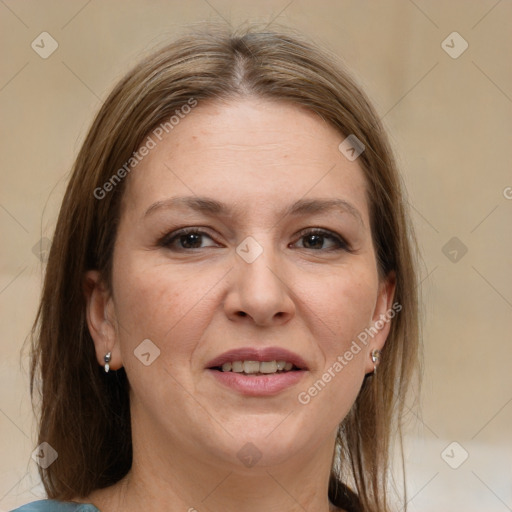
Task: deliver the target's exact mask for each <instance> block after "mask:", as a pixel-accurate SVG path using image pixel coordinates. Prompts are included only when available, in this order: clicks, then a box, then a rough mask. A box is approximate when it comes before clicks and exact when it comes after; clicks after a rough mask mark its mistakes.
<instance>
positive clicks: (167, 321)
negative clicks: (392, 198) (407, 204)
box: [75, 97, 394, 512]
mask: <svg viewBox="0 0 512 512" xmlns="http://www.w3.org/2000/svg"><path fill="white" fill-rule="evenodd" d="M343 139H344V136H343V135H341V134H340V133H338V132H337V131H336V130H334V129H333V128H332V127H331V126H330V125H328V124H327V123H325V122H324V121H323V120H322V119H320V118H319V117H318V116H317V115H316V114H314V113H311V112H309V111H307V110H305V109H302V108H301V107H298V106H292V105H289V104H286V103H280V102H274V101H270V100H262V99H256V98H253V97H248V98H244V99H236V100H231V101H229V102H227V103H220V102H218V101H217V102H209V103H208V102H207V103H203V104H200V105H198V106H197V107H196V108H195V109H194V110H193V111H192V113H190V114H189V115H188V116H187V117H186V118H185V119H183V120H181V121H180V123H179V125H177V126H176V127H175V128H174V129H173V130H172V131H171V132H170V133H169V135H167V136H166V138H164V140H162V141H161V142H159V144H158V145H157V147H155V148H154V149H152V150H151V152H150V153H149V155H148V156H146V157H145V159H144V160H143V161H142V162H141V164H139V166H138V167H137V169H136V170H134V171H133V172H132V174H131V175H130V176H129V178H128V182H127V188H126V191H125V195H124V198H123V212H122V217H121V222H120V225H119V230H118V234H117V238H116V243H115V248H114V265H113V269H114V270H113V289H112V291H111V292H109V291H108V290H107V289H106V287H105V286H104V285H103V283H102V281H101V279H100V276H99V274H98V272H96V271H90V272H88V273H87V275H86V284H87V293H86V294H87V316H88V325H89V329H90V332H91V335H92V337H93V340H94V343H95V347H96V354H97V359H98V363H99V364H100V365H103V364H104V362H103V357H104V355H105V353H106V352H109V351H111V352H112V361H111V363H110V366H111V369H113V370H116V369H119V368H120V367H121V366H124V367H125V369H126V372H127V375H128V378H129V381H130V385H131V395H130V400H131V402H130V403H131V412H132V425H133V432H132V436H133V448H134V462H133V467H132V469H131V471H130V473H129V474H128V475H127V476H126V477H125V478H124V479H123V480H121V481H120V482H118V483H117V484H115V485H113V486H112V487H109V488H106V489H103V490H100V491H95V492H94V493H92V494H91V495H90V496H88V497H85V498H77V499H76V500H75V501H81V502H86V503H91V502H92V503H94V504H95V505H96V506H97V507H98V508H99V509H100V510H102V512H114V511H121V510H123V511H125V512H126V511H127V512H131V511H134V512H135V511H137V512H140V510H150V509H151V510H153V511H156V512H159V511H162V512H163V511H166V512H169V511H171V512H173V511H185V510H190V511H191V509H192V510H193V509H196V510H198V511H203V510H205V511H208V510H211V511H216V510H224V511H233V512H235V511H238V510H240V509H243V510H244V511H245V512H253V511H254V512H256V511H261V510H266V511H270V512H272V511H283V510H286V511H299V510H300V511H303V510H315V511H322V510H323V511H325V512H327V511H329V510H334V508H333V507H332V505H330V504H329V501H328V498H327V486H328V479H329V472H330V465H331V460H332V454H333V449H334V442H335V435H336V429H337V427H338V424H339V423H340V422H341V421H342V420H343V418H344V417H345V416H346V414H347V413H348V411H349V409H350V408H351V406H352V405H353V403H354V401H355V399H356V397H357V394H358V392H359V389H360V387H361V385H362V382H363V378H364V376H365V374H366V373H370V372H372V371H373V369H374V363H373V362H372V361H371V356H370V353H371V351H372V350H373V349H375V348H377V349H381V348H382V347H383V345H384V343H385V340H386V337H387V335H388V332H389V323H386V325H385V326H384V328H382V329H381V330H380V331H379V333H378V334H377V335H376V336H375V337H374V338H372V339H370V340H369V342H368V344H367V345H366V346H364V345H362V346H361V348H362V349H361V351H360V352H359V353H358V354H357V355H355V356H354V357H353V359H352V360H351V361H350V362H349V363H348V364H347V365H346V366H345V367H344V368H343V370H342V371H340V372H339V373H337V374H336V377H335V378H332V380H331V381H330V382H329V383H328V384H327V385H326V386H325V388H324V389H322V391H321V392H319V393H318V394H317V395H316V396H315V397H314V398H312V399H311V401H310V402H309V403H308V404H307V405H303V404H301V403H300V402H299V401H298V398H297V396H298V394H299V392H302V391H307V390H308V388H309V387H311V386H312V385H313V383H314V382H315V381H317V380H318V379H319V378H320V377H321V376H322V374H323V373H324V372H326V371H328V369H329V368H330V367H332V365H333V363H334V362H335V361H336V358H337V357H338V356H340V355H343V354H344V353H345V352H346V351H347V350H348V349H349V348H350V346H351V344H352V341H353V340H355V339H356V337H357V335H358V334H359V333H360V332H362V331H363V330H364V329H365V328H367V327H369V326H371V325H373V323H374V322H375V321H376V320H378V319H379V315H381V314H385V312H386V311H387V310H389V309H390V308H391V305H392V299H393V293H394V280H393V279H392V278H391V277H390V278H389V279H386V280H379V275H378V271H377V264H376V258H375V251H374V245H373V241H372V237H371V232H370V220H369V209H368V202H367V198H366V184H365V180H364V175H363V172H362V170H361V168H360V166H359V164H358V161H357V160H355V161H354V162H350V161H349V160H347V159H346V158H345V157H344V156H343V155H342V154H341V153H340V151H339V150H338V145H339V144H340V142H341V141H342V140H343ZM194 195H195V196H207V197H209V198H212V199H215V200H218V201H221V202H224V203H226V204H227V205H229V206H231V207H233V208H236V209H237V213H236V215H235V214H234V215H222V216H216V215H212V214H206V213H202V212H195V211H193V210H191V209H187V208H184V207H177V208H176V207H174V208H167V209H166V208H160V209H155V210H154V211H153V212H152V213H150V214H149V215H147V216H145V215H144V214H145V212H146V210H147V209H148V208H149V207H150V206H151V205H152V204H153V203H155V202H156V201H162V200H166V199H168V198H171V197H176V196H194ZM312 198H315V199H334V198H338V199H339V198H341V199H343V200H345V201H347V202H349V203H350V204H351V205H352V206H353V208H355V209H356V210H357V211H358V212H359V216H360V218H358V217H357V216H356V215H351V214H350V213H347V212H340V211H337V210H333V211H327V212H320V213H314V214H313V213H307V214H304V215H300V216H294V217H293V216H283V215H282V214H280V210H281V209H282V208H283V207H285V206H288V205H290V204H292V203H293V202H295V201H297V200H300V199H312ZM183 227H196V228H197V229H198V230H199V231H203V232H205V233H206V235H203V237H202V238H201V237H199V239H196V245H195V246H194V245H189V246H187V245H186V240H185V241H184V242H183V239H182V240H181V244H180V238H179V237H178V238H177V239H175V240H174V242H173V243H172V244H171V245H169V246H167V247H163V246H162V245H159V240H160V239H161V238H162V237H163V236H164V235H166V234H168V233H173V232H175V231H177V230H178V229H179V228H183ZM315 227H317V228H322V229H324V230H327V231H330V232H332V233H333V234H335V235H338V236H340V237H343V238H344V239H345V240H346V242H347V243H348V246H349V247H350V249H351V251H350V252H348V251H346V250H344V249H340V248H339V245H338V244H337V243H336V241H335V240H333V239H330V238H329V237H324V238H320V241H316V242H315V241H313V243H311V238H310V237H308V236H305V234H304V233H302V232H303V231H304V230H306V229H308V228H315ZM248 236H251V237H253V238H254V239H255V240H256V241H257V242H258V243H259V244H260V246H261V247H262V248H263V252H262V254H261V255H260V256H259V257H258V258H257V259H256V260H255V261H254V262H252V263H247V262H246V261H244V260H243V259H242V258H241V257H240V256H239V255H238V254H237V253H236V248H237V246H238V245H239V244H240V243H241V242H242V241H243V240H244V239H245V238H246V237H248ZM308 242H309V244H308ZM183 244H185V245H183ZM186 247H192V248H188V249H187V248H186ZM242 312H243V313H242ZM145 339H150V340H151V341H152V342H153V343H154V344H155V345H156V346H157V347H158V348H159V350H160V356H159V357H158V358H157V359H156V360H155V361H154V362H153V363H152V364H150V365H149V366H145V365H144V364H142V363H141V361H140V360H139V359H138V358H137V357H135V356H134V350H135V349H136V348H137V346H138V345H139V344H140V343H141V342H142V340H145ZM247 346H255V347H267V346H278V347H284V348H287V349H290V350H293V351H295V352H296V353H298V354H299V355H300V356H302V358H303V359H304V360H305V361H306V363H307V365H308V372H307V373H306V374H305V375H304V377H303V379H302V380H301V382H299V383H298V384H297V385H295V386H293V387H291V388H288V389H286V390H284V391H282V392H280V393H278V394H277V395H274V396H270V397H247V396H242V395H240V394H239V393H238V392H236V391H233V390H231V389H227V388H225V387H223V386H221V385H220V384H219V383H217V381H216V380H215V379H214V378H213V377H212V376H211V375H210V374H209V372H207V371H206V370H205V366H206V363H207V362H208V361H210V360H211V359H212V358H214V357H216V356H218V355H219V354H221V353H223V352H225V351H227V350H230V349H233V348H238V347H247ZM248 442H251V443H253V445H254V446H255V447H256V448H257V450H258V452H259V453H260V454H261V459H260V460H259V461H258V462H257V463H256V464H255V465H254V466H252V467H246V466H245V465H244V464H243V463H242V462H241V460H240V459H239V458H238V457H237V453H238V451H239V450H240V449H241V448H242V447H243V446H244V445H245V444H246V443H248Z"/></svg>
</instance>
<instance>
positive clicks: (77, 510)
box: [11, 500, 99, 512]
mask: <svg viewBox="0 0 512 512" xmlns="http://www.w3.org/2000/svg"><path fill="white" fill-rule="evenodd" d="M11 512H99V510H98V509H97V508H96V507H95V506H94V505H91V504H86V503H74V502H72V501H57V500H39V501H33V502H32V503H27V504H26V505H22V506H21V507H19V508H16V509H14V510H12V511H11Z"/></svg>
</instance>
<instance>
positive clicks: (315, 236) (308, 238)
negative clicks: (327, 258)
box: [306, 235, 323, 247]
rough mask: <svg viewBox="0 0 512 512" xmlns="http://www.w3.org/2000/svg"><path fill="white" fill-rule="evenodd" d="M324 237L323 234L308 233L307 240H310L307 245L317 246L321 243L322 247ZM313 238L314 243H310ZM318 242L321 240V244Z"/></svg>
mask: <svg viewBox="0 0 512 512" xmlns="http://www.w3.org/2000/svg"><path fill="white" fill-rule="evenodd" d="M322 238H323V237H322V235H308V236H307V237H306V240H308V242H307V244H306V245H308V246H313V247H317V246H318V245H320V247H321V246H322ZM311 240H313V243H312V244H310V243H309V242H310V241H311ZM315 241H316V242H317V243H316V244H315ZM318 242H320V244H318Z"/></svg>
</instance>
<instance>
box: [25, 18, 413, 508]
mask: <svg viewBox="0 0 512 512" xmlns="http://www.w3.org/2000/svg"><path fill="white" fill-rule="evenodd" d="M290 34H292V32H291V31H289V30H283V31H280V32H272V31H269V30H263V31H258V30H257V29H255V28H254V27H253V28H252V29H248V30H247V29H243V30H242V29H239V30H238V31H235V32H233V33H231V32H229V31H228V30H227V29H222V28H220V27H218V26H208V27H207V29H206V30H204V29H201V30H199V31H193V32H191V33H190V34H188V35H186V36H184V37H181V38H180V39H178V40H176V41H174V42H172V43H171V44H168V45H166V46H164V47H163V48H160V49H159V50H158V51H154V52H153V53H151V55H149V56H148V57H147V58H145V59H144V60H143V61H142V62H141V63H140V64H138V65H137V66H136V67H135V68H134V69H132V70H131V71H130V72H129V73H128V74H127V75H126V76H125V77H124V78H123V79H122V80H121V81H120V82H119V83H118V84H117V85H116V87H115V88H114V90H113V91H112V93H111V94H110V95H109V97H108V98H107V100H106V101H105V103H104V104H103V106H102V107H101V109H100V111H99V113H98V114H97V116H96V118H95V120H94V122H93V124H92V127H91V129H90V131H89V133H88V135H87V137H86V139H85V141H84V143H83V145H82V148H81V150H80V152H79V154H78V157H77V159H76V162H75V164H74V168H73V172H72V176H71V179H70V182H69V184H68V187H67V190H66V193H65V196H64V199H63V203H62V207H61V210H60V214H59V218H58V222H57V226H56V230H55V234H54V238H53V243H52V247H51V250H50V253H49V259H48V263H47V268H46V275H45V280H44V288H43V293H42V298H41V302H40V306H39V310H38V313H37V317H36V320H35V323H34V326H33V330H32V360H31V383H30V389H31V395H32V398H33V400H34V401H35V390H36V389H39V390H40V399H41V401H40V407H41V416H40V423H39V439H38V442H39V443H41V442H44V441H45V442H48V443H49V444H50V445H51V446H52V447H53V448H54V449H55V450H56V451H57V452H58V459H57V460H56V461H55V462H54V463H53V464H52V465H50V466H49V467H48V468H47V469H42V468H39V471H40V474H41V478H42V481H43V484H44V486H45V489H46V492H47V494H48V497H49V498H53V499H70V498H73V497H77V496H80V497H85V496H87V495H88V494H89V493H91V492H92V491H93V490H95V489H99V488H103V487H107V486H109V485H112V484H114V483H115V482H117V481H119V480H120V479H121V478H122V477H124V476H125V475H126V474H127V472H128V471H129V469H130V467H131V459H132V444H131V428H130V408H129V395H128V389H129V384H128V380H127V376H126V373H125V371H124V369H122V368H121V369H120V370H118V371H116V372H110V373H108V374H105V373H104V372H103V370H102V368H101V367H100V366H99V365H98V363H97V361H96V357H95V351H94V344H93V341H92V339H91V336H90V334H89V331H88V328H87V323H86V317H85V298H84V293H83V279H84V273H85V272H86V271H87V270H89V269H97V270H99V271H100V273H101V275H102V276H103V278H104V281H105V282H106V284H107V286H108V287H111V273H112V254H113V247H114V243H115V240H116V228H117V225H118V222H119V218H120V215H121V198H122V195H123V190H124V185H125V182H126V180H119V182H116V183H115V186H113V187H109V191H108V193H103V192H102V193H101V195H102V197H101V199H98V198H97V196H98V193H97V192H95V191H97V190H98V188H101V187H103V185H104V184H105V183H106V182H108V181H109V180H111V179H112V176H113V175H114V173H115V172H116V171H117V170H118V169H120V168H121V167H122V166H123V165H124V164H125V163H126V162H128V161H129V159H130V158H131V157H132V155H133V153H134V152H135V151H137V149H138V148H140V146H141V144H142V143H143V141H144V140H145V138H146V137H147V135H148V134H149V133H150V132H151V131H152V130H154V129H155V127H157V126H158V125H159V124H161V123H162V122H165V121H167V120H168V119H169V118H170V117H171V116H172V115H173V114H175V113H176V110H178V109H180V108H181V107H183V105H185V104H187V102H189V101H190V99H191V98H193V99H195V100H196V101H198V102H201V101H207V100H215V99H218V98H220V99H227V100H229V99H230V98H233V97H237V96H244V95H253V96H258V97H263V98H269V99H274V100H278V101H286V102H291V103H293V104H296V105H301V106H305V107H307V108H308V109H310V110H311V111H313V112H316V113H317V114H318V115H319V116H321V117H322V118H323V119H324V120H326V121H327V122H328V123H330V124H331V125H332V126H333V127H334V128H335V129H337V130H338V131H339V132H340V133H341V134H343V135H345V136H348V135H355V136H356V137H357V139H359V140H360V141H361V142H362V143H363V144H364V145H365V150H364V152H363V153H362V154H361V155H360V157H359V159H358V162H359V164H360V165H361V167H362V169H363V171H364V174H365V177H366V182H367V192H368V199H369V204H370V219H371V228H372V236H373V240H374V244H375V247H376V256H377V261H378V266H379V272H380V275H381V277H384V276H387V275H388V274H389V273H390V272H394V273H395V274H396V291H395V301H396V302H398V303H399V304H400V305H401V306H402V312H401V313H400V314H398V315H397V316H396V317H395V318H394V319H393V321H392V322H391V330H390V333H389V336H388V339H387V342H386V344H385V346H384V349H383V351H382V359H381V360H382V362H381V364H380V366H379V375H378V377H367V378H366V379H365V381H364V383H363V386H362V389H361V391H360V393H359V395H358V397H357V399H356V401H355V403H354V405H353V407H352V409H351V411H350V413H349V414H348V415H347V417H346V418H345V420H344V421H343V423H342V425H340V428H339V433H338V436H337V441H336V451H335V454H334V457H333V468H332V472H331V480H330V485H329V498H330V500H331V501H332V502H333V503H334V504H335V505H337V506H340V507H345V508H347V509H349V508H350V509H351V510H358V509H359V508H358V507H359V506H362V508H363V509H364V510H365V511H367V512H377V511H387V510H389V503H388V502H389V500H388V498H387V496H386V495H387V490H388V487H387V485H388V482H389V478H388V464H389V458H390V454H391V446H392V444H391V440H392V438H393V436H392V433H393V432H395V430H396V431H398V433H399V434H400V426H401V422H402V417H403V412H404V408H403V407H404V406H403V404H404V398H405V394H406V390H407V388H408V385H409V382H410V380H411V378H412V376H413V375H414V369H415V367H416V363H417V361H418V345H419V314H418V299H417V275H416V245H415V241H414V237H413V233H412V231H411V227H410V224H409V222H410V221H409V220H408V214H407V211H406V209H405V206H404V197H403V192H402V186H401V181H400V177H399V175H398V173H397V169H396V165H395V162H394V159H393V156H392V152H391V150H390V147H389V144H388V141H387V137H386V135H385V133H384V130H383V127H382V125H381V122H380V120H379V118H378V116H377V114H376V113H375V111H374V109H373V107H372V106H371V105H370V102H369V100H368V99H367V97H366V96H365V94H364V93H363V92H362V91H361V90H360V88H359V87H358V86H357V85H356V83H355V81H354V80H353V79H352V78H350V76H349V74H348V73H347V72H346V71H345V70H344V69H343V68H342V67H341V66H340V64H339V63H338V62H336V59H334V58H331V57H330V56H329V53H328V52H326V51H323V50H319V49H318V48H316V47H315V46H314V45H312V44H311V43H309V42H306V41H304V40H303V39H302V38H301V37H300V36H298V35H296V34H292V35H290ZM340 157H341V156H340ZM135 172H136V171H135ZM110 289H111V288H110ZM39 378H40V383H39ZM36 383H37V384H38V385H36ZM399 438H400V439H401V437H400V436H399ZM342 482H344V483H343V484H342ZM350 487H352V488H353V489H354V492H355V493H356V494H357V496H358V498H356V497H355V495H354V494H353V493H352V492H351V491H350V489H349V488H350ZM358 501H359V502H360V505H357V502H358ZM405 501H406V500H405V499H404V500H403V503H404V504H405Z"/></svg>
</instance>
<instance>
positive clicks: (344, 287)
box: [304, 266, 377, 359]
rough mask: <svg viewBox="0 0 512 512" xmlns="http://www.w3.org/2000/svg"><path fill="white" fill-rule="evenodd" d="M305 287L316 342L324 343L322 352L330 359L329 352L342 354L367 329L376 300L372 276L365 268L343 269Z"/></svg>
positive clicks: (374, 280)
mask: <svg viewBox="0 0 512 512" xmlns="http://www.w3.org/2000/svg"><path fill="white" fill-rule="evenodd" d="M370 268H371V267H370ZM306 285H307V288H305V289H308V290H309V292H308V294H307V297H306V300H307V304H306V305H307V307H308V309H309V310H310V313H309V315H308V316H309V318H310V319H312V320H314V321H315V324H316V326H317V330H320V331H319V334H320V332H321V333H322V334H323V335H322V336H319V339H322V340H325V343H324V347H323V349H324V351H325V353H326V355H328V356H329V357H330V358H331V359H332V357H333V352H336V353H337V354H339V353H340V352H341V353H343V352H344V351H345V350H346V347H347V346H349V345H350V343H351V342H352V340H353V339H355V338H356V336H357V335H358V334H359V333H360V332H361V331H363V330H364V329H365V328H366V327H368V326H369V325H370V322H371V318H372V314H373V311H374V308H375V301H376V297H377V293H376V292H377V277H376V274H374V273H373V272H369V271H368V267H367V266H361V267H360V268H359V269H358V268H352V269H348V268H347V269H342V270H339V271H335V272H332V273H331V274H330V276H328V277H326V278H324V279H321V280H318V279H315V280H310V281H309V282H308V283H307V284H306V283H304V286H306Z"/></svg>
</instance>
